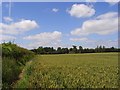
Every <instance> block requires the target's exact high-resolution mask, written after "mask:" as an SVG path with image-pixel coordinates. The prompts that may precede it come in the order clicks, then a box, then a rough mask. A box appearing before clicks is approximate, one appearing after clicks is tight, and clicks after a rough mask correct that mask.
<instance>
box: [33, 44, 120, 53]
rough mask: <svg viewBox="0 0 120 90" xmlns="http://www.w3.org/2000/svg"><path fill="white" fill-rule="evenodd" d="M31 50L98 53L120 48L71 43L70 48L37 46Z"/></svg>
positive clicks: (117, 50) (39, 51)
mask: <svg viewBox="0 0 120 90" xmlns="http://www.w3.org/2000/svg"><path fill="white" fill-rule="evenodd" d="M31 51H33V52H35V53H36V54H72V53H73V54H75V53H100V52H119V51H120V48H115V47H110V48H106V47H105V46H101V45H100V46H97V47H96V48H94V49H93V48H83V47H82V46H79V47H78V48H77V46H75V45H73V46H72V47H71V48H62V47H58V48H57V49H55V48H53V47H42V46H40V47H38V48H37V49H32V50H31Z"/></svg>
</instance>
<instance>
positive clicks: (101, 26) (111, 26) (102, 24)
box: [71, 12, 118, 36]
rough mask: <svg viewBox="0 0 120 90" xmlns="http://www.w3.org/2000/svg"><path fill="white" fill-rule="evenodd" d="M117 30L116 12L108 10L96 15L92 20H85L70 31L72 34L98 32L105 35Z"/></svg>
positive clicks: (79, 34)
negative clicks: (78, 26)
mask: <svg viewBox="0 0 120 90" xmlns="http://www.w3.org/2000/svg"><path fill="white" fill-rule="evenodd" d="M117 30H118V13H117V12H109V13H106V14H103V15H100V16H98V17H96V18H95V19H94V20H87V21H85V22H84V23H83V24H82V26H81V27H80V28H76V29H75V30H73V31H71V34H72V35H77V36H81V35H89V34H99V35H107V34H111V33H114V32H117Z"/></svg>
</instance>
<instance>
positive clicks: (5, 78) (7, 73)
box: [1, 42, 34, 88]
mask: <svg viewBox="0 0 120 90" xmlns="http://www.w3.org/2000/svg"><path fill="white" fill-rule="evenodd" d="M1 45H2V82H3V88H10V87H12V83H13V82H15V81H16V80H17V79H18V78H19V74H20V73H21V71H22V69H23V66H24V65H25V64H26V62H27V61H29V60H30V59H31V58H32V57H33V56H34V53H33V52H31V51H29V50H27V49H24V48H21V47H19V46H17V45H16V44H12V43H11V42H9V43H3V44H1Z"/></svg>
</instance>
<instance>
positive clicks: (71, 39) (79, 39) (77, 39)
mask: <svg viewBox="0 0 120 90" xmlns="http://www.w3.org/2000/svg"><path fill="white" fill-rule="evenodd" d="M87 40H88V38H85V37H83V38H70V41H74V42H81V41H87Z"/></svg>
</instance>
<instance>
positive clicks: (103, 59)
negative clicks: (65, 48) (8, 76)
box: [15, 53, 118, 88]
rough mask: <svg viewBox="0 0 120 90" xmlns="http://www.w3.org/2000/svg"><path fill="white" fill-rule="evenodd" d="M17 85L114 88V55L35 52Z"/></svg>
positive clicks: (27, 86) (20, 86)
mask: <svg viewBox="0 0 120 90" xmlns="http://www.w3.org/2000/svg"><path fill="white" fill-rule="evenodd" d="M21 77H22V78H21V79H20V80H19V81H18V82H17V84H16V85H15V87H17V88H117V87H118V82H117V81H118V54H117V53H105V54H104V53H99V54H67V55H41V56H40V55H39V56H36V57H35V58H34V60H33V61H32V62H31V63H28V64H27V65H26V67H25V69H24V72H23V74H22V76H21Z"/></svg>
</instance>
